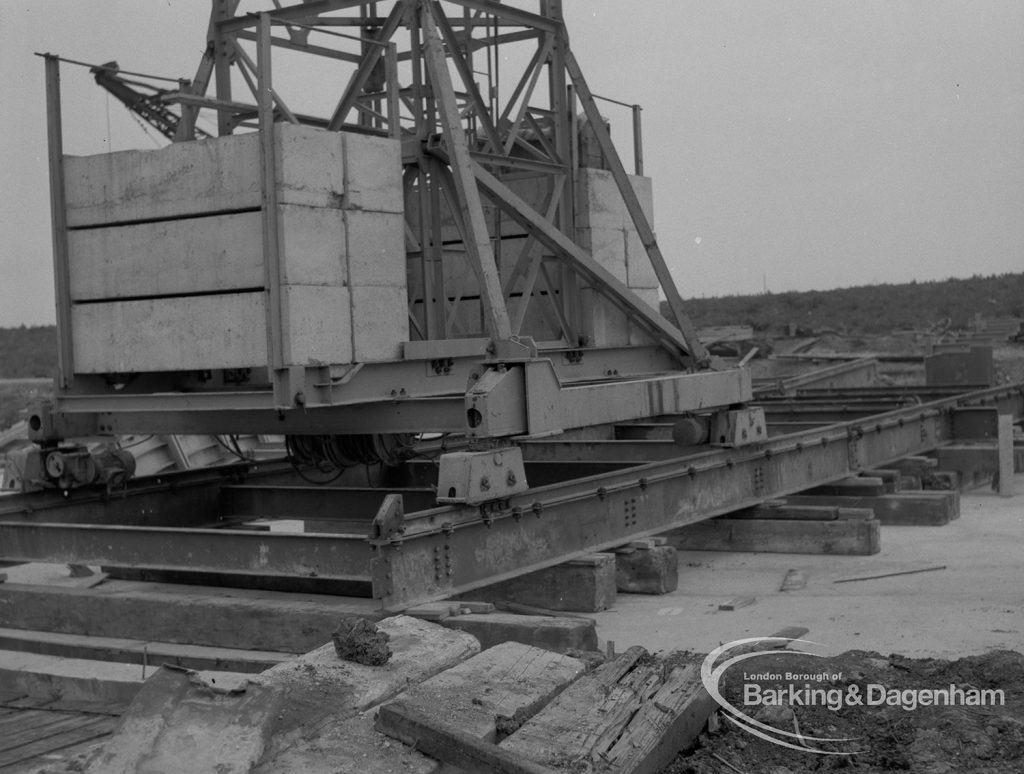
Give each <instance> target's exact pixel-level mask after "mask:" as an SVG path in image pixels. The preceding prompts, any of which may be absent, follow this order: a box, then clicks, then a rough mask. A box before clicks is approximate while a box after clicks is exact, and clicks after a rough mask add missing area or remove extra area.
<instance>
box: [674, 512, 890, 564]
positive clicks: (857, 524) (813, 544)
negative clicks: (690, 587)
mask: <svg viewBox="0 0 1024 774" xmlns="http://www.w3.org/2000/svg"><path fill="white" fill-rule="evenodd" d="M666 537H668V540H669V544H670V545H673V546H675V547H676V549H678V550H681V551H754V552H758V553H786V554H844V555H854V556H868V555H870V554H877V553H878V551H879V522H878V520H877V519H842V520H840V519H837V520H835V521H785V520H770V519H727V518H726V519H723V518H718V519H709V520H707V521H702V522H699V523H697V524H691V525H689V526H686V527H682V528H680V529H677V530H673V531H672V532H669V533H668V534H667V535H666Z"/></svg>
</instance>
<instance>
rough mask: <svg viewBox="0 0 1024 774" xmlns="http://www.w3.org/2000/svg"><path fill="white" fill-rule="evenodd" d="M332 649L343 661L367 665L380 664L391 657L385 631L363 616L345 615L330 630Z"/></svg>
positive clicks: (388, 638) (386, 661)
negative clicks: (333, 628)
mask: <svg viewBox="0 0 1024 774" xmlns="http://www.w3.org/2000/svg"><path fill="white" fill-rule="evenodd" d="M331 640H332V641H333V642H334V651H335V652H336V653H337V654H338V658H340V659H342V660H344V661H354V662H356V663H357V664H365V665H367V666H382V665H384V664H386V663H388V659H390V658H391V648H390V647H389V645H388V641H389V640H390V637H389V636H388V634H387V632H382V631H380V629H378V628H377V624H375V623H373V622H371V621H367V620H366V619H365V618H357V617H355V616H346V617H345V618H342V619H341V621H340V622H339V623H338V628H337V629H335V630H334V631H333V632H331Z"/></svg>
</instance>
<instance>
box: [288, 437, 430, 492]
mask: <svg viewBox="0 0 1024 774" xmlns="http://www.w3.org/2000/svg"><path fill="white" fill-rule="evenodd" d="M414 441H415V436H414V435H411V434H408V433H402V434H394V433H387V434H374V435H289V436H286V437H285V448H286V449H287V452H288V459H289V460H290V461H291V463H292V465H293V466H294V467H295V470H296V472H298V473H299V475H302V476H303V478H306V480H308V481H311V482H312V483H318V484H328V483H331V482H332V481H334V480H335V479H337V478H338V476H340V475H341V474H342V472H344V471H345V470H346V469H347V468H353V467H356V466H358V465H386V466H388V467H395V466H397V465H400V464H401V463H402V461H403V460H405V459H406V458H407V457H408V456H409V455H410V454H411V451H412V445H413V443H414ZM304 471H316V472H317V473H319V474H320V475H325V476H330V478H329V479H327V480H326V481H313V480H312V479H309V478H307V477H306V476H305V475H303V473H304Z"/></svg>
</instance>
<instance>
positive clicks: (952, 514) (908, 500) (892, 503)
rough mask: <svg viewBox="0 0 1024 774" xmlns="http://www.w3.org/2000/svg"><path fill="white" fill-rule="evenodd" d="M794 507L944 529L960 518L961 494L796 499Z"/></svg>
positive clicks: (790, 502) (792, 500)
mask: <svg viewBox="0 0 1024 774" xmlns="http://www.w3.org/2000/svg"><path fill="white" fill-rule="evenodd" d="M785 502H786V503H787V504H788V505H789V506H791V507H805V506H812V507H819V508H820V507H833V508H870V509H871V510H872V511H873V512H874V515H875V518H876V519H878V521H879V522H880V523H881V524H889V525H899V526H941V525H943V524H948V523H949V522H950V521H951V520H953V519H957V518H959V517H960V493H959V492H957V491H953V490H942V491H926V492H895V493H893V494H886V495H882V496H881V497H839V496H828V497H821V496H809V495H793V496H790V497H787V498H786V499H785Z"/></svg>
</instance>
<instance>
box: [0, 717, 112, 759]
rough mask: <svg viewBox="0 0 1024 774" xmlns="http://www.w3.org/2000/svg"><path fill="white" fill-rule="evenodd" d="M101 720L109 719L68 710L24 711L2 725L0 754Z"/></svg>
mask: <svg viewBox="0 0 1024 774" xmlns="http://www.w3.org/2000/svg"><path fill="white" fill-rule="evenodd" d="M103 720H109V718H104V717H102V716H98V715H79V714H76V713H69V712H44V711H29V712H25V713H23V715H22V716H21V717H19V718H17V722H16V723H8V724H4V726H3V727H2V734H0V755H2V754H3V753H10V752H11V751H14V750H17V748H19V747H24V746H25V745H28V744H32V743H34V742H43V741H44V740H47V739H50V738H52V737H54V736H59V735H60V734H63V733H64V732H66V731H73V730H75V729H78V728H81V727H82V726H90V725H96V723H97V722H98V721H103Z"/></svg>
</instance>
